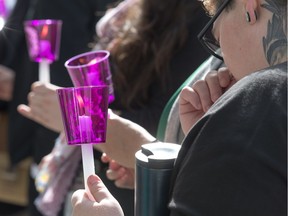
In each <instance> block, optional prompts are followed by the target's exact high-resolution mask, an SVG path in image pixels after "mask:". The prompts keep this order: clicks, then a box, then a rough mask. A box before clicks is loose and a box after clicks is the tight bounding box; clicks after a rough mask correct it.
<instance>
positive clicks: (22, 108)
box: [17, 104, 33, 119]
mask: <svg viewBox="0 0 288 216" xmlns="http://www.w3.org/2000/svg"><path fill="white" fill-rule="evenodd" d="M17 111H18V112H19V113H20V114H21V115H23V116H24V117H26V118H28V119H33V114H32V111H31V108H30V107H29V106H26V105H24V104H20V105H19V106H18V107H17Z"/></svg>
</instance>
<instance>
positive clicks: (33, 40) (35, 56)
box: [24, 19, 62, 63]
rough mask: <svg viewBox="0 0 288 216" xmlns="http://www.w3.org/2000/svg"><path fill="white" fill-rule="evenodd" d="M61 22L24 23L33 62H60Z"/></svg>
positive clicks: (48, 20) (31, 21)
mask: <svg viewBox="0 0 288 216" xmlns="http://www.w3.org/2000/svg"><path fill="white" fill-rule="evenodd" d="M61 28H62V21H61V20H50V19H47V20H28V21H25V22H24V30H25V34H26V41H27V45H28V51H29V56H30V59H31V61H35V62H41V61H42V60H43V59H45V60H47V61H48V62H49V63H51V62H53V61H56V60H58V56H59V48H60V39H61Z"/></svg>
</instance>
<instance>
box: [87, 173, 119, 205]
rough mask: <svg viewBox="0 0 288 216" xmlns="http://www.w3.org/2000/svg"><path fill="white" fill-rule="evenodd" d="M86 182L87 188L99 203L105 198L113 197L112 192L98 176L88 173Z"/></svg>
mask: <svg viewBox="0 0 288 216" xmlns="http://www.w3.org/2000/svg"><path fill="white" fill-rule="evenodd" d="M87 182H88V187H89V190H90V192H91V194H92V196H93V197H94V199H95V201H96V202H98V203H100V202H101V201H103V200H105V199H111V198H112V199H114V198H113V196H112V194H111V193H110V192H109V190H108V189H107V187H106V186H105V185H104V183H103V182H102V181H101V179H100V178H99V177H98V176H96V175H90V176H89V177H88V180H87Z"/></svg>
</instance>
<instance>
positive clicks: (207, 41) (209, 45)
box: [197, 0, 231, 61]
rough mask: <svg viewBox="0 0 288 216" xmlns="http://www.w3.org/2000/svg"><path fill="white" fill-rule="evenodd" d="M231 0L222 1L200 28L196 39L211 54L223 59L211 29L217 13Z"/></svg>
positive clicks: (217, 15)
mask: <svg viewBox="0 0 288 216" xmlns="http://www.w3.org/2000/svg"><path fill="white" fill-rule="evenodd" d="M230 1H231V0H225V1H224V3H223V4H222V5H221V6H220V7H219V9H218V10H217V12H216V13H215V15H214V16H213V17H212V18H211V20H209V22H208V23H207V24H206V26H205V27H204V28H203V29H202V31H201V32H200V33H199V34H198V36H197V37H198V40H199V41H200V43H201V44H202V45H203V46H204V48H205V49H206V50H207V51H208V52H209V53H210V54H212V55H213V56H215V57H216V58H218V59H220V60H222V61H223V57H222V55H221V47H220V44H219V42H218V41H217V40H216V39H215V37H214V35H213V33H212V30H213V24H214V22H215V21H216V19H217V18H218V17H219V15H220V14H221V13H222V11H223V10H224V9H225V7H226V6H227V5H228V3H229V2H230Z"/></svg>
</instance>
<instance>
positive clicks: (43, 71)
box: [39, 59, 50, 83]
mask: <svg viewBox="0 0 288 216" xmlns="http://www.w3.org/2000/svg"><path fill="white" fill-rule="evenodd" d="M39 81H41V82H44V83H50V64H49V62H48V61H47V60H46V59H42V60H41V62H39Z"/></svg>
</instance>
